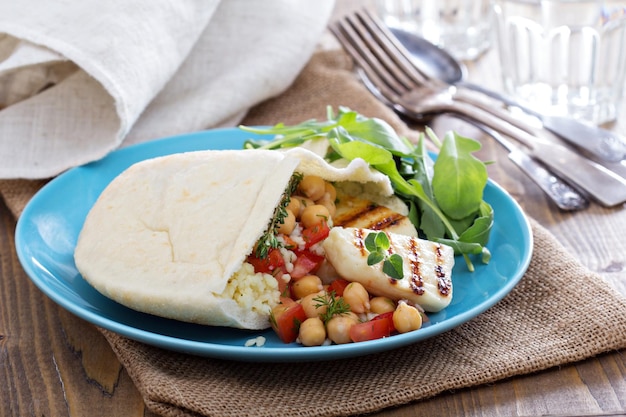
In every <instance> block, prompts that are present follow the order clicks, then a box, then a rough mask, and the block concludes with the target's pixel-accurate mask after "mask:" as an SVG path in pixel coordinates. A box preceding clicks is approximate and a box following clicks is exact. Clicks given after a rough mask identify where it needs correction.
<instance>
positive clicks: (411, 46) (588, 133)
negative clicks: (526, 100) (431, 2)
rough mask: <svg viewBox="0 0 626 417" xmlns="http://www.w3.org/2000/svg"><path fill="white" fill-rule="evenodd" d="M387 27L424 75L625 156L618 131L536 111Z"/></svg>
mask: <svg viewBox="0 0 626 417" xmlns="http://www.w3.org/2000/svg"><path fill="white" fill-rule="evenodd" d="M390 30H391V32H392V33H393V34H394V35H395V36H396V37H397V38H398V40H399V41H400V43H402V45H404V47H405V48H406V49H407V50H408V51H409V52H410V53H411V55H412V57H413V59H414V64H415V66H416V67H418V68H419V69H420V70H421V71H422V72H424V73H425V74H426V75H427V76H429V77H432V78H436V79H439V80H440V81H443V82H446V83H448V84H450V85H454V86H456V87H463V88H467V89H469V90H474V91H478V92H480V93H482V94H485V95H486V96H489V97H491V98H494V99H496V100H499V101H501V102H503V103H504V104H506V105H508V106H513V107H517V108H519V109H521V110H522V111H524V112H525V113H527V114H529V115H532V116H534V117H536V118H537V119H539V120H540V121H541V123H542V124H543V127H544V128H546V129H547V130H549V131H551V132H552V133H554V134H556V135H557V136H559V137H560V138H562V139H564V140H566V141H567V142H569V143H571V144H573V145H575V146H577V147H578V148H580V149H584V150H586V151H587V152H588V153H590V154H591V155H593V156H595V157H596V158H599V159H600V160H603V161H606V162H620V161H622V160H623V159H625V158H626V140H624V139H623V138H621V137H620V136H618V135H617V134H615V133H613V132H611V131H609V130H606V129H602V128H600V127H597V126H594V125H591V124H588V123H584V122H581V121H579V120H577V119H574V118H571V117H563V116H553V115H546V114H541V113H538V112H536V111H535V110H533V109H531V108H529V107H528V106H526V105H524V104H522V103H520V102H518V101H516V100H515V99H513V98H512V97H509V96H507V95H504V94H501V93H498V92H496V91H493V90H489V89H486V88H484V87H482V86H480V85H476V84H472V83H470V82H467V81H464V80H465V78H466V76H467V70H466V68H465V66H464V65H463V64H462V63H460V62H459V61H457V60H456V59H455V58H454V57H452V55H450V54H449V53H448V52H446V51H445V50H444V49H442V48H440V47H438V46H437V45H435V44H433V43H431V42H429V41H427V40H426V39H424V38H421V37H419V36H417V35H414V34H412V33H409V32H407V31H404V30H401V29H397V28H390Z"/></svg>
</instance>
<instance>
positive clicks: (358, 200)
mask: <svg viewBox="0 0 626 417" xmlns="http://www.w3.org/2000/svg"><path fill="white" fill-rule="evenodd" d="M367 197H368V196H367V194H365V198H363V197H355V196H353V195H349V194H346V193H345V192H343V191H342V190H341V189H338V190H337V204H336V208H337V210H336V212H335V214H334V216H333V225H334V226H341V227H357V228H361V229H372V230H384V231H386V232H391V233H399V234H402V235H408V236H417V230H415V226H414V225H413V223H411V220H409V218H408V217H407V215H406V214H408V213H407V210H406V206H404V203H402V202H401V201H399V200H397V201H393V204H389V205H390V206H392V207H393V209H392V208H389V207H388V206H385V205H382V204H379V203H377V202H374V201H372V200H370V199H368V198H367ZM389 201H391V200H390V199H388V201H387V202H389Z"/></svg>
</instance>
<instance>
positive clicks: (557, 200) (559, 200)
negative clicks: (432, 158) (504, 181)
mask: <svg viewBox="0 0 626 417" xmlns="http://www.w3.org/2000/svg"><path fill="white" fill-rule="evenodd" d="M357 71H358V72H359V75H360V77H361V79H362V80H363V82H364V84H365V85H366V87H367V88H368V89H369V90H370V91H371V92H372V93H373V94H374V95H376V97H377V98H378V99H379V100H380V101H382V102H383V103H385V104H386V105H388V106H389V107H392V108H394V109H395V110H396V112H397V113H399V114H400V115H402V116H404V117H405V118H407V119H413V120H415V119H416V120H417V121H419V122H425V121H426V120H425V119H426V117H427V116H426V115H417V114H416V113H415V112H411V111H408V110H407V109H405V108H403V107H402V106H400V105H397V104H396V105H394V104H393V103H391V102H389V101H388V100H387V99H386V98H385V97H384V96H382V95H380V93H379V92H378V90H376V88H375V87H374V86H373V85H372V83H371V82H370V80H369V79H368V78H367V75H366V74H365V73H364V72H363V70H362V69H360V68H359V69H358V70H357ZM416 116H418V117H416ZM465 120H466V121H467V122H468V123H471V124H473V125H474V126H476V127H478V128H479V129H481V130H482V131H484V132H485V133H486V134H488V135H489V136H491V137H492V138H493V139H494V140H496V142H498V143H500V145H502V146H503V147H504V148H505V149H506V150H507V151H508V152H509V153H508V158H509V160H510V161H511V162H513V163H514V164H515V165H516V166H517V167H518V168H519V169H520V170H521V171H522V172H523V173H524V174H526V175H527V176H528V177H529V178H530V179H531V180H532V181H533V182H535V184H537V185H538V186H539V188H541V189H542V190H543V191H544V193H545V194H546V196H547V197H548V198H549V199H550V200H551V201H552V202H553V203H554V204H555V205H556V206H557V207H558V208H560V209H561V210H563V211H577V210H583V209H586V208H587V207H588V206H589V199H588V198H587V197H586V196H585V195H584V193H583V192H581V191H579V190H577V189H575V188H573V187H572V186H571V185H569V184H568V183H566V182H565V181H563V180H562V179H561V178H559V177H558V176H556V175H554V174H553V173H552V172H550V171H549V170H548V169H546V167H545V166H543V165H542V164H541V163H539V162H538V161H537V160H535V159H534V158H532V157H531V156H530V155H528V154H527V153H526V152H524V151H523V150H521V149H520V148H519V147H518V146H516V145H515V144H513V143H512V142H511V141H509V140H507V139H505V138H504V137H503V136H502V135H500V133H498V132H496V131H495V130H493V129H490V128H489V127H487V126H485V125H481V124H479V123H477V122H475V121H473V120H467V119H465Z"/></svg>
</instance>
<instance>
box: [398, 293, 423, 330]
mask: <svg viewBox="0 0 626 417" xmlns="http://www.w3.org/2000/svg"><path fill="white" fill-rule="evenodd" d="M393 325H394V326H395V328H396V330H397V331H398V332H400V333H407V332H410V331H413V330H417V329H419V328H420V327H422V315H421V314H420V312H419V310H418V309H416V308H415V307H412V306H410V305H408V304H407V303H406V302H404V301H400V302H399V303H398V307H397V308H396V311H394V312H393Z"/></svg>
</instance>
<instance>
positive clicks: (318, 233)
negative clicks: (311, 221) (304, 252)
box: [302, 222, 330, 249]
mask: <svg viewBox="0 0 626 417" xmlns="http://www.w3.org/2000/svg"><path fill="white" fill-rule="evenodd" d="M329 233H330V227H329V226H328V224H327V223H326V222H321V223H318V224H316V225H315V226H312V227H309V228H307V229H304V230H303V231H302V239H303V240H304V247H305V248H307V249H308V248H310V247H311V246H313V245H315V244H316V243H319V242H321V241H322V240H324V239H326V238H327V237H328V234H329Z"/></svg>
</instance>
